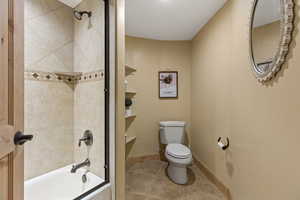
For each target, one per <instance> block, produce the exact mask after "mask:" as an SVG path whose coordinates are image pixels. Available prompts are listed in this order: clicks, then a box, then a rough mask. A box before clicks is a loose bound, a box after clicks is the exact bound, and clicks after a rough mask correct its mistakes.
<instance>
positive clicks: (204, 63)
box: [192, 0, 300, 200]
mask: <svg viewBox="0 0 300 200" xmlns="http://www.w3.org/2000/svg"><path fill="white" fill-rule="evenodd" d="M297 4H298V6H299V2H298V1H297ZM250 6H251V0H232V1H229V2H228V3H227V5H226V6H225V7H224V8H223V9H222V10H221V11H219V13H218V14H217V15H216V16H215V17H214V18H213V19H212V20H211V21H210V22H209V23H208V24H207V25H206V26H205V27H204V29H203V30H201V32H200V33H199V34H198V35H197V37H196V38H195V39H194V40H193V64H192V139H193V140H192V151H193V154H194V155H195V156H196V157H197V158H198V159H199V160H201V161H202V162H203V163H204V164H205V165H206V166H207V167H208V168H209V169H210V170H211V171H212V172H213V173H214V174H215V175H216V176H217V177H218V178H219V179H221V180H222V181H223V182H224V183H226V184H227V185H228V186H229V187H230V189H231V193H232V196H233V199H234V200H253V199H255V200H265V199H272V200H282V199H292V200H296V199H297V198H299V188H298V186H299V178H300V175H299V173H298V169H299V167H300V161H299V159H297V153H298V152H299V151H300V148H299V145H298V144H297V142H298V141H299V140H300V135H299V134H298V130H299V129H300V124H299V120H298V118H299V113H300V105H299V102H300V95H299V94H298V90H299V83H300V82H299V81H300V79H299V74H300V69H299V67H298V65H299V62H300V60H299V58H298V57H297V56H296V55H297V53H299V52H300V49H299V48H300V46H296V45H295V44H296V43H299V42H300V37H299V34H297V33H296V34H295V39H294V41H293V43H292V45H291V52H290V54H289V56H288V59H287V62H286V64H285V65H284V66H283V70H282V71H281V72H280V73H279V74H278V76H277V78H275V79H274V80H273V81H271V82H269V83H268V84H261V83H259V82H258V81H257V80H256V79H255V77H254V76H253V75H252V72H251V64H250V61H249V52H248V49H249V43H248V24H249V22H248V20H249V9H250ZM298 8H299V7H297V9H296V13H298V11H299V9H298ZM298 22H299V17H297V18H296V22H295V24H297V25H298V24H299V23H298ZM298 28H299V27H298ZM218 136H224V137H226V136H228V137H230V141H231V146H230V149H229V150H228V151H226V152H223V151H221V150H220V149H218V148H217V146H216V140H217V137H218Z"/></svg>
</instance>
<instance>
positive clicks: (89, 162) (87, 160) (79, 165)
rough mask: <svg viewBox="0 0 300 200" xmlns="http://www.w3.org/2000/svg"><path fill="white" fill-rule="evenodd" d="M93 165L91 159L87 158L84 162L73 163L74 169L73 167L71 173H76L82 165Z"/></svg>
mask: <svg viewBox="0 0 300 200" xmlns="http://www.w3.org/2000/svg"><path fill="white" fill-rule="evenodd" d="M89 166H91V161H90V159H88V158H87V159H86V160H85V161H84V162H82V163H79V164H76V165H73V167H72V169H71V173H76V171H77V170H78V169H80V168H82V167H89Z"/></svg>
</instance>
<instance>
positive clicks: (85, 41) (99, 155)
mask: <svg viewBox="0 0 300 200" xmlns="http://www.w3.org/2000/svg"><path fill="white" fill-rule="evenodd" d="M76 9H78V10H88V11H92V13H93V15H92V18H91V20H89V19H88V18H83V20H82V21H78V20H75V22H74V70H75V71H80V72H90V71H99V70H100V71H103V70H104V1H99V0H84V1H82V3H80V5H79V6H78V7H77V8H76ZM86 129H89V130H91V131H92V132H93V134H94V139H95V140H94V144H93V146H92V147H91V148H90V149H89V151H90V152H89V157H90V160H91V171H92V172H93V173H95V174H96V175H97V176H100V177H102V178H104V144H105V142H104V80H103V79H102V80H101V81H90V82H85V83H82V84H79V85H77V86H76V89H75V96H74V160H75V161H76V162H81V161H83V160H85V159H86V158H87V149H86V148H85V146H84V147H80V148H79V147H78V142H77V141H78V139H79V138H80V137H81V136H82V134H83V132H84V130H86Z"/></svg>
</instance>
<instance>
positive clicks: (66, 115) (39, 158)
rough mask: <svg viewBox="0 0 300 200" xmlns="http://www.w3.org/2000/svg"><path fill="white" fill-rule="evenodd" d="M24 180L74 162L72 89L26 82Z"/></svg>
mask: <svg viewBox="0 0 300 200" xmlns="http://www.w3.org/2000/svg"><path fill="white" fill-rule="evenodd" d="M25 116H26V117H25V133H28V134H34V140H33V141H32V142H31V143H30V145H26V148H25V179H29V178H33V177H35V176H39V175H42V174H44V173H46V172H49V171H52V170H54V169H57V168H60V167H63V166H66V165H69V164H71V163H73V88H72V87H71V86H69V85H67V84H62V83H56V82H41V81H29V80H28V81H25Z"/></svg>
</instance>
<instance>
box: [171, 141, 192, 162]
mask: <svg viewBox="0 0 300 200" xmlns="http://www.w3.org/2000/svg"><path fill="white" fill-rule="evenodd" d="M166 151H167V154H169V155H170V156H173V157H175V158H182V159H183V158H188V157H189V156H190V155H191V150H190V149H189V148H187V147H186V146H184V145H182V144H169V145H168V146H167V149H166Z"/></svg>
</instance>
